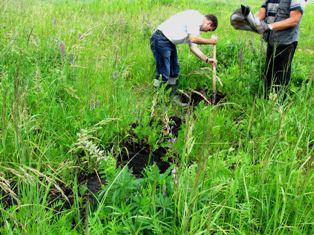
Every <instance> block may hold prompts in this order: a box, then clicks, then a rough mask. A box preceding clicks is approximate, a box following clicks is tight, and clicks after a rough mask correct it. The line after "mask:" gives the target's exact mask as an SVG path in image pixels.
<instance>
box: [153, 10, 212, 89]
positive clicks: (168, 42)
mask: <svg viewBox="0 0 314 235" xmlns="http://www.w3.org/2000/svg"><path fill="white" fill-rule="evenodd" d="M217 26H218V20H217V17H216V16H214V15H212V14H208V15H203V14H201V13H200V12H198V11H195V10H186V11H183V12H180V13H177V14H175V15H173V16H171V17H170V18H169V19H167V20H166V21H165V22H163V23H162V24H160V25H159V26H158V27H157V30H156V31H155V32H154V34H153V35H152V37H151V39H150V43H151V49H152V52H153V54H154V58H155V61H156V78H155V80H154V86H155V87H159V86H160V84H162V83H167V85H169V86H170V87H172V88H173V89H175V86H176V82H177V79H178V76H179V71H180V67H179V63H178V55H177V49H176V45H177V44H184V43H185V44H189V46H190V51H191V52H192V53H193V54H195V55H196V56H197V57H198V58H199V59H200V60H202V61H204V62H206V63H208V64H211V65H213V66H216V63H217V62H216V61H215V60H214V59H211V58H208V57H207V56H206V55H205V54H204V53H203V52H202V51H201V50H200V49H199V48H198V47H197V44H212V45H215V44H216V43H217V37H216V36H212V37H211V38H210V39H208V38H202V37H200V36H199V35H200V33H201V32H208V31H214V30H216V28H217ZM160 77H162V79H160Z"/></svg>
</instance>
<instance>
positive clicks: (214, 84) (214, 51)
mask: <svg viewBox="0 0 314 235" xmlns="http://www.w3.org/2000/svg"><path fill="white" fill-rule="evenodd" d="M213 59H214V60H216V45H213ZM216 79H217V71H216V65H215V66H213V100H212V102H213V103H215V102H216V95H217V88H216V81H217V80H216Z"/></svg>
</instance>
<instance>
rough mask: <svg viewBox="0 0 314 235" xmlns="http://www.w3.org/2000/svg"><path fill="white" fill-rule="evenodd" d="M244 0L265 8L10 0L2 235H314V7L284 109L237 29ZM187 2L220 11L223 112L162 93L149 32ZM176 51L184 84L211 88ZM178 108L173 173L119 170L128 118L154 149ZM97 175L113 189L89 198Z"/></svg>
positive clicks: (204, 73) (0, 66)
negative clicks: (188, 105) (89, 177)
mask: <svg viewBox="0 0 314 235" xmlns="http://www.w3.org/2000/svg"><path fill="white" fill-rule="evenodd" d="M240 2H241V3H245V4H249V5H250V6H251V7H252V9H253V10H254V11H257V10H258V8H259V5H260V4H261V3H259V1H252V0H247V1H201V0H199V1H187V0H181V1H179V0H163V1H155V0H149V1H143V0H128V1H122V0H114V1H106V0H104V1H94V0H90V1H72V0H69V1H66V2H65V1H59V0H53V1H37V0H32V1H25V0H22V1H2V2H1V3H0V6H1V7H0V9H1V14H0V20H1V23H2V24H1V25H2V26H1V27H0V83H1V98H0V104H1V112H2V115H1V118H2V121H1V130H0V135H1V145H0V169H1V171H0V233H1V234H2V233H3V234H20V233H22V234H47V233H49V234H50V233H52V234H72V233H73V234H76V233H86V234H89V233H90V234H162V233H165V234H211V233H219V234H233V233H237V234H261V233H263V234H264V233H265V234H282V233H283V234H286V233H293V234H312V233H313V223H314V221H313V217H314V214H313V202H314V198H313V186H314V185H313V182H314V181H313V176H314V174H313V148H314V147H313V146H314V145H313V130H314V126H313V121H312V120H313V118H314V113H313V111H312V110H313V109H312V107H313V74H314V70H313V61H314V52H313V48H314V40H313V33H312V21H313V16H312V15H313V12H314V5H313V4H308V5H307V6H306V10H305V14H304V16H303V20H302V24H301V27H300V31H301V32H300V41H299V45H298V49H297V52H296V56H295V59H294V63H293V75H292V82H291V84H290V88H289V94H290V95H289V97H288V99H287V100H286V101H285V102H284V103H280V102H277V100H276V99H275V98H271V99H269V100H265V99H263V98H262V81H261V75H262V72H263V67H264V54H265V44H263V43H262V42H261V39H260V37H258V36H257V35H254V34H251V33H247V32H240V31H235V30H233V29H232V28H231V26H230V24H229V16H230V14H231V12H232V11H233V10H235V9H236V8H238V7H239V4H240ZM261 2H262V1H261ZM187 8H193V9H197V10H199V11H201V12H203V13H204V14H205V13H214V14H216V15H217V16H218V18H219V28H218V29H217V32H215V34H218V36H219V44H218V45H217V56H218V61H219V65H218V75H219V77H220V78H221V79H222V81H223V84H224V86H223V87H219V90H221V91H223V92H224V93H225V94H227V98H226V102H224V103H221V104H218V105H216V106H205V104H203V103H201V104H200V105H199V106H198V107H196V108H194V109H193V110H192V109H182V108H180V107H177V106H175V105H174V104H173V103H172V102H171V101H170V99H169V97H168V95H167V93H166V94H164V93H163V92H155V91H154V90H153V87H152V79H153V76H154V61H153V57H152V54H151V52H150V48H149V37H150V35H151V33H152V32H153V31H154V29H155V27H156V26H157V25H158V24H159V23H160V22H162V20H164V19H166V18H167V17H168V16H170V15H172V14H174V13H176V12H177V11H180V10H183V9H187ZM202 50H204V51H205V52H206V53H207V54H210V53H211V48H210V47H209V46H202ZM178 52H179V61H180V64H181V77H180V80H181V81H180V82H181V83H180V84H181V85H180V86H181V88H182V89H189V88H197V87H206V88H208V89H211V81H210V80H209V77H210V76H208V74H209V73H210V70H208V69H207V68H206V65H204V64H203V63H202V62H200V61H198V60H197V59H196V58H195V57H194V56H192V55H191V54H190V53H189V51H188V48H187V46H179V47H178ZM171 115H176V116H179V117H181V118H182V120H184V124H183V125H182V129H181V131H180V132H179V136H178V138H177V141H176V143H175V144H173V146H172V148H171V150H169V151H170V154H171V156H172V157H173V158H174V162H175V163H176V164H175V165H173V166H172V168H175V169H176V170H175V171H176V172H175V175H171V176H170V175H169V173H170V171H171V170H172V169H169V170H168V172H166V173H164V174H160V173H159V171H158V168H157V167H156V166H151V167H149V168H147V169H146V171H145V176H144V177H143V178H142V179H137V178H135V177H134V176H133V175H132V174H131V173H130V171H129V170H128V169H127V168H126V167H124V168H122V169H121V168H120V169H116V166H115V164H116V162H115V158H116V156H115V154H116V151H115V149H117V148H119V145H120V144H121V142H122V141H123V139H124V138H126V136H127V135H128V129H129V127H130V125H131V123H136V122H137V123H141V124H142V125H143V126H142V127H141V128H142V129H141V134H142V135H143V136H146V137H147V136H148V139H149V141H151V142H152V143H151V144H153V145H154V144H155V145H157V143H160V141H161V136H159V135H158V133H159V132H158V131H159V129H158V128H155V129H154V126H151V125H150V124H149V123H150V120H151V119H155V120H158V119H167V118H168V117H170V116H171ZM157 129H158V130H157ZM78 133H80V134H79V136H78V135H77V134H78ZM82 151H83V152H84V153H85V158H81V157H80V153H81V152H82ZM99 159H100V160H99ZM95 171H97V172H98V174H99V175H100V177H102V178H105V180H106V184H105V185H104V186H103V188H102V190H101V192H100V193H99V195H98V196H97V201H98V203H97V205H90V202H89V201H88V200H86V195H85V192H86V186H84V185H82V184H81V182H79V177H80V175H81V174H90V173H93V172H95ZM52 195H58V197H57V199H56V200H52V199H51V197H52Z"/></svg>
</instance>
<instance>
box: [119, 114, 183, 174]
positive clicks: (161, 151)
mask: <svg viewBox="0 0 314 235" xmlns="http://www.w3.org/2000/svg"><path fill="white" fill-rule="evenodd" d="M158 123H159V124H161V123H162V122H158ZM181 124H182V120H181V118H179V117H176V116H171V117H170V118H169V123H168V125H166V126H164V127H163V133H161V134H162V135H163V136H164V137H166V138H165V141H168V142H172V141H175V140H176V137H178V133H179V130H180V126H181ZM137 126H138V124H132V125H131V129H130V131H129V134H130V136H129V138H127V139H126V140H125V141H124V142H123V143H122V145H121V149H122V151H121V152H120V154H119V157H118V159H117V167H119V166H121V167H124V166H125V165H127V166H128V167H129V168H130V169H131V170H132V173H133V174H134V175H135V176H136V177H137V178H140V177H143V170H144V169H145V167H146V166H148V165H153V164H156V165H157V167H158V168H159V171H160V173H165V172H166V171H167V169H168V168H169V167H170V163H171V162H172V159H169V158H168V159H167V157H166V155H167V152H168V150H169V149H168V148H167V147H162V146H159V147H158V148H157V149H156V150H154V151H153V148H152V146H150V145H149V144H148V143H147V139H145V138H144V139H139V138H138V137H137V136H136V134H135V133H134V132H133V130H134V128H136V127H137Z"/></svg>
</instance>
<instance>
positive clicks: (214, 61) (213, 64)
mask: <svg viewBox="0 0 314 235" xmlns="http://www.w3.org/2000/svg"><path fill="white" fill-rule="evenodd" d="M206 63H207V64H211V65H212V66H215V67H216V66H217V60H215V59H213V58H208V59H207V60H206Z"/></svg>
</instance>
